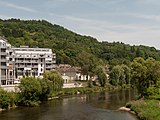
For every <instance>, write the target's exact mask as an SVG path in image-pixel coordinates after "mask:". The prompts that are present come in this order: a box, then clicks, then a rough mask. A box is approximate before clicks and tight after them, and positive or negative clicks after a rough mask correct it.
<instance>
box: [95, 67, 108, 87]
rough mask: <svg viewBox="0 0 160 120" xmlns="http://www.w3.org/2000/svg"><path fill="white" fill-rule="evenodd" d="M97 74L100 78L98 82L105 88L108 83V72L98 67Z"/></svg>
mask: <svg viewBox="0 0 160 120" xmlns="http://www.w3.org/2000/svg"><path fill="white" fill-rule="evenodd" d="M96 74H97V76H98V81H99V84H100V85H101V87H105V85H106V84H107V83H108V79H107V75H106V72H105V71H104V69H103V68H102V67H100V66H99V67H97V70H96Z"/></svg>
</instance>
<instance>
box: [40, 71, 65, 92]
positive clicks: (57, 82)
mask: <svg viewBox="0 0 160 120" xmlns="http://www.w3.org/2000/svg"><path fill="white" fill-rule="evenodd" d="M43 78H44V80H49V81H52V87H53V90H54V91H59V90H61V89H62V87H63V82H64V80H63V78H62V77H61V75H60V74H59V73H58V72H57V71H46V72H45V73H44V75H43Z"/></svg>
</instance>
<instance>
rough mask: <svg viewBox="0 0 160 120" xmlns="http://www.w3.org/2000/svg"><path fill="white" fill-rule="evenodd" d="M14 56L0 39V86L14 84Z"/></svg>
mask: <svg viewBox="0 0 160 120" xmlns="http://www.w3.org/2000/svg"><path fill="white" fill-rule="evenodd" d="M14 75H15V70H14V56H13V50H12V49H11V45H10V44H8V43H7V41H6V40H5V39H4V38H2V37H0V85H9V84H14V78H15V76H14Z"/></svg>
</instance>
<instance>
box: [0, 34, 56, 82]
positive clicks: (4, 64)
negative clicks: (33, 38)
mask: <svg viewBox="0 0 160 120" xmlns="http://www.w3.org/2000/svg"><path fill="white" fill-rule="evenodd" d="M55 66H56V55H55V53H52V50H51V49H48V48H29V47H28V46H21V47H19V48H15V47H11V45H10V44H8V43H7V41H6V40H5V39H4V38H2V37H0V85H11V84H15V83H16V81H19V80H20V79H21V78H22V77H23V76H34V77H42V76H43V73H44V71H45V70H52V69H54V68H55Z"/></svg>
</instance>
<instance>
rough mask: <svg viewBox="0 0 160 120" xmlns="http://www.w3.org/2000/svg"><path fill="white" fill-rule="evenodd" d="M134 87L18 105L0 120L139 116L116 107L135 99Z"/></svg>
mask: <svg viewBox="0 0 160 120" xmlns="http://www.w3.org/2000/svg"><path fill="white" fill-rule="evenodd" d="M135 95H136V93H134V91H132V90H127V91H120V92H104V93H97V94H89V95H77V96H71V97H68V98H64V99H55V100H52V101H49V102H46V103H43V104H42V105H41V106H39V107H33V108H26V107H19V108H16V109H13V110H9V111H5V112H2V113H0V120H136V118H135V116H133V115H131V114H129V113H127V112H120V111H115V110H117V109H118V108H119V107H121V106H124V105H125V104H126V102H128V101H130V100H133V99H134V97H135Z"/></svg>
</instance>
